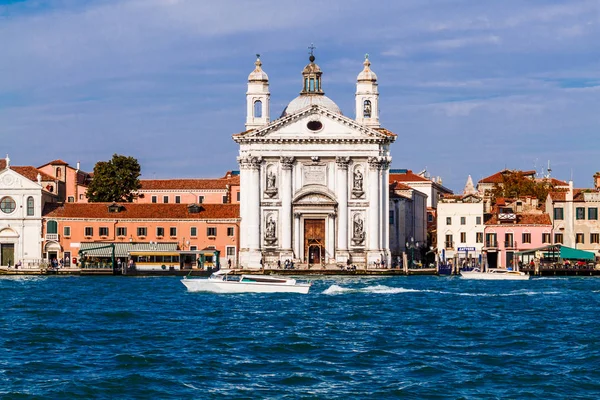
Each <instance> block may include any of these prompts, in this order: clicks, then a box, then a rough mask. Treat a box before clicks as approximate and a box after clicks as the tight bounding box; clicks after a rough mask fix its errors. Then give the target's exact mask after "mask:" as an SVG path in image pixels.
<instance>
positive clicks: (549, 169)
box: [546, 160, 552, 178]
mask: <svg viewBox="0 0 600 400" xmlns="http://www.w3.org/2000/svg"><path fill="white" fill-rule="evenodd" d="M546 171H547V172H548V174H547V175H546V178H550V174H551V173H552V168H550V160H548V168H547V169H546Z"/></svg>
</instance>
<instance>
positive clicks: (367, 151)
mask: <svg viewBox="0 0 600 400" xmlns="http://www.w3.org/2000/svg"><path fill="white" fill-rule="evenodd" d="M363 65H364V67H363V70H362V71H361V72H360V74H359V75H358V78H357V84H356V95H355V101H356V117H355V118H354V119H352V118H349V117H347V116H344V115H343V114H342V112H341V110H340V109H339V107H338V106H337V105H336V104H335V103H334V102H333V101H332V100H331V99H329V98H328V97H327V96H325V93H324V91H323V86H322V71H321V69H320V68H319V66H318V65H317V64H315V58H314V56H313V55H312V54H311V57H310V62H309V64H308V65H306V67H305V68H304V70H303V71H302V82H301V87H302V90H301V92H300V95H299V96H298V97H296V98H295V99H294V100H292V101H291V102H290V103H289V104H288V106H287V107H286V108H285V109H284V111H283V113H282V114H281V116H280V117H279V118H278V119H275V120H274V121H271V119H270V107H269V102H270V92H269V79H268V76H267V74H266V73H265V72H264V71H263V70H262V63H261V60H260V58H258V59H257V61H256V63H255V66H256V67H255V69H254V71H252V73H251V74H250V75H249V77H248V91H247V94H246V97H247V118H246V131H245V132H242V133H240V134H236V135H234V136H233V139H234V140H235V141H236V143H238V144H239V146H240V148H239V157H238V163H239V166H240V193H241V196H240V216H241V224H240V243H239V250H240V253H239V255H240V259H239V261H240V264H241V266H242V267H243V268H260V267H261V266H263V265H264V264H270V265H274V264H275V263H277V262H278V261H280V262H281V263H283V262H284V261H285V260H290V261H292V260H293V261H294V262H295V263H296V264H307V265H309V266H313V265H320V266H325V265H330V264H346V263H352V264H356V265H372V264H375V263H383V262H387V265H390V264H389V263H390V249H389V238H390V225H389V214H390V210H389V203H390V202H389V191H388V181H389V169H390V164H391V161H392V160H391V157H390V145H391V144H392V143H393V142H394V141H395V139H396V135H395V134H394V133H392V132H390V131H388V130H386V129H384V128H382V127H381V126H380V123H379V94H378V89H377V76H376V75H375V73H374V72H373V71H371V69H370V65H371V64H370V61H369V60H368V57H366V58H365V61H364V64H363Z"/></svg>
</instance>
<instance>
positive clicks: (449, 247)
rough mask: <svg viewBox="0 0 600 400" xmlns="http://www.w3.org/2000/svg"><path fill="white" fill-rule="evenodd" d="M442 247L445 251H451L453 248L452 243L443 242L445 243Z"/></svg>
mask: <svg viewBox="0 0 600 400" xmlns="http://www.w3.org/2000/svg"><path fill="white" fill-rule="evenodd" d="M444 247H445V248H446V249H447V250H451V249H453V248H454V242H445V243H444Z"/></svg>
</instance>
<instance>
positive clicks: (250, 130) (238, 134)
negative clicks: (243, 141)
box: [233, 129, 256, 136]
mask: <svg viewBox="0 0 600 400" xmlns="http://www.w3.org/2000/svg"><path fill="white" fill-rule="evenodd" d="M255 130H256V129H248V130H247V131H244V132H240V133H236V134H234V135H233V136H244V135H246V134H248V133H250V132H252V131H255Z"/></svg>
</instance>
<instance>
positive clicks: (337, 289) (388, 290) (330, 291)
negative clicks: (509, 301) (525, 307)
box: [323, 285, 561, 297]
mask: <svg viewBox="0 0 600 400" xmlns="http://www.w3.org/2000/svg"><path fill="white" fill-rule="evenodd" d="M346 293H373V294H403V293H434V294H442V295H451V296H470V297H506V296H537V295H558V294H561V292H559V291H540V292H536V291H533V290H526V289H520V290H515V291H512V292H508V293H468V292H450V291H445V290H433V289H410V288H403V287H390V286H385V285H377V286H366V287H363V288H348V287H343V286H340V285H331V286H330V287H328V288H327V289H325V290H324V291H323V294H327V295H339V294H346Z"/></svg>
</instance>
